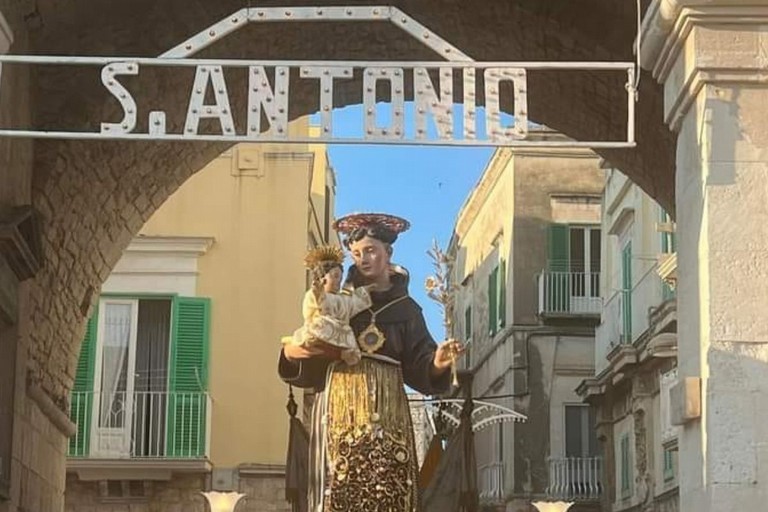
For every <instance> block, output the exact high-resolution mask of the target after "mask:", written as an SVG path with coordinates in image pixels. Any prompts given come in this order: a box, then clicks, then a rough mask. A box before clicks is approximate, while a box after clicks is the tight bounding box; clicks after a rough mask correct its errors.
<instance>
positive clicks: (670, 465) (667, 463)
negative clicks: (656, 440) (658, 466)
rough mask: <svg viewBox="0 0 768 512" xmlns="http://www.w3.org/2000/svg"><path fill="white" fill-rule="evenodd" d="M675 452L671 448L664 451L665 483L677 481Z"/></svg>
mask: <svg viewBox="0 0 768 512" xmlns="http://www.w3.org/2000/svg"><path fill="white" fill-rule="evenodd" d="M675 453H676V452H675V451H674V450H672V449H670V448H665V449H664V481H665V482H670V481H672V480H674V479H675V473H676V471H675Z"/></svg>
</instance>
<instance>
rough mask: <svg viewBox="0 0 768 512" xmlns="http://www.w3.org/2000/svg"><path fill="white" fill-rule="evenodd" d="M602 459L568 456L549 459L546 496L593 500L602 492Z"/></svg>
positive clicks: (569, 499)
mask: <svg viewBox="0 0 768 512" xmlns="http://www.w3.org/2000/svg"><path fill="white" fill-rule="evenodd" d="M602 473H603V459H602V458H600V457H568V458H557V459H555V458H553V459H549V487H547V491H546V492H547V497H548V498H550V499H553V500H563V501H593V500H598V499H600V495H601V494H602V492H603V480H602Z"/></svg>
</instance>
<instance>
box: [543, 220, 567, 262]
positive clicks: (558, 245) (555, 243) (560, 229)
mask: <svg viewBox="0 0 768 512" xmlns="http://www.w3.org/2000/svg"><path fill="white" fill-rule="evenodd" d="M568 230H569V228H568V224H550V225H549V230H548V233H547V238H548V240H547V247H548V249H549V252H548V261H547V264H548V269H549V270H551V271H553V272H566V271H568V269H569V261H568V260H569V258H568V252H569V251H568V245H569V244H568Z"/></svg>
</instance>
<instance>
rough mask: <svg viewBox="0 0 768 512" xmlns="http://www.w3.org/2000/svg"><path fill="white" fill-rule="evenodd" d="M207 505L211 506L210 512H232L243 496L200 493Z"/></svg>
mask: <svg viewBox="0 0 768 512" xmlns="http://www.w3.org/2000/svg"><path fill="white" fill-rule="evenodd" d="M200 494H202V495H203V496H205V499H206V500H208V504H209V505H210V506H211V512H234V510H235V507H236V506H237V502H238V501H240V498H242V497H243V496H245V494H241V493H239V492H218V491H208V492H201V493H200Z"/></svg>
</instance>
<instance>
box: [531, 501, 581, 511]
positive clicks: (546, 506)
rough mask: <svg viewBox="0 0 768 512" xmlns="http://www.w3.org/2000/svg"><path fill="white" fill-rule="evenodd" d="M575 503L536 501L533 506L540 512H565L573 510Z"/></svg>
mask: <svg viewBox="0 0 768 512" xmlns="http://www.w3.org/2000/svg"><path fill="white" fill-rule="evenodd" d="M571 505H573V502H569V503H566V502H565V501H534V502H533V506H534V507H536V509H537V510H538V511H539V512H565V511H566V510H568V509H569V508H571Z"/></svg>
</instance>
